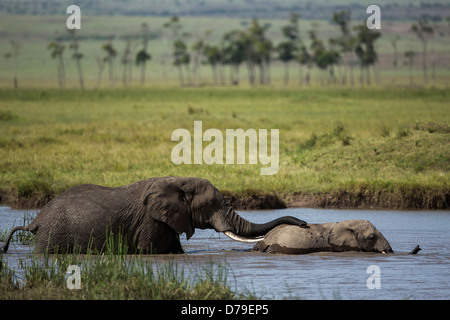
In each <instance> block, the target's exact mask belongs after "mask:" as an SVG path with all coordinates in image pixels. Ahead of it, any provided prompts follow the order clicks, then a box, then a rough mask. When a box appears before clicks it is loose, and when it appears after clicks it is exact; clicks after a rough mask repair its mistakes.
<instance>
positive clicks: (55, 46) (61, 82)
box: [47, 37, 66, 88]
mask: <svg viewBox="0 0 450 320" xmlns="http://www.w3.org/2000/svg"><path fill="white" fill-rule="evenodd" d="M47 49H49V50H51V57H52V59H56V60H58V64H57V67H56V68H57V69H56V71H57V74H56V77H57V79H58V86H59V88H64V86H65V80H66V73H65V67H64V60H63V53H64V49H65V46H64V45H63V44H62V43H61V38H60V37H57V38H56V40H54V41H51V42H50V43H49V44H48V45H47Z"/></svg>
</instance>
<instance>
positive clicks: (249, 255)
mask: <svg viewBox="0 0 450 320" xmlns="http://www.w3.org/2000/svg"><path fill="white" fill-rule="evenodd" d="M23 214H24V211H21V210H11V209H9V208H5V207H0V230H2V231H3V230H5V229H6V228H11V227H12V226H13V225H17V223H18V222H19V220H20V218H21V217H23ZM239 214H240V215H241V216H243V217H244V218H246V219H248V220H250V221H252V222H256V223H264V222H267V221H270V220H273V219H275V218H277V217H279V216H284V215H291V216H295V217H298V218H300V219H302V220H305V221H307V222H309V223H324V222H333V221H343V220H348V219H364V220H370V221H371V222H372V223H373V224H374V225H375V226H376V227H377V229H379V230H380V231H381V233H383V235H384V236H385V237H386V239H387V240H388V241H389V243H390V244H391V246H392V249H393V250H394V252H395V254H387V255H381V254H373V253H355V252H344V253H333V252H322V253H313V254H307V255H272V254H267V253H259V252H250V251H249V250H250V249H251V248H252V245H251V244H245V243H239V242H235V241H233V240H231V239H229V238H228V237H226V236H225V235H223V234H219V233H217V232H215V231H214V230H196V231H195V234H194V236H193V237H192V238H191V239H190V240H189V241H186V239H185V237H184V235H183V236H181V237H180V238H181V242H182V246H183V248H184V250H185V252H186V254H185V255H178V256H173V255H164V256H157V257H155V256H153V257H149V259H153V260H155V261H158V262H161V263H164V262H168V261H176V262H177V263H178V264H179V267H180V269H181V268H185V269H186V270H190V269H195V268H197V270H198V268H201V266H202V265H205V264H207V263H210V262H215V263H220V264H223V265H227V266H228V267H229V269H230V271H229V281H230V285H231V286H232V287H233V288H235V289H237V290H250V291H252V292H254V294H256V295H257V296H262V297H263V298H267V299H283V298H299V299H336V298H339V299H449V298H450V284H449V280H448V279H450V265H449V262H450V252H449V249H448V244H449V243H450V233H449V231H450V212H447V211H443V212H438V211H426V212H420V211H374V210H323V209H285V210H272V211H243V212H239ZM15 221H16V223H15ZM418 244H419V245H420V246H421V248H422V251H420V252H419V253H418V254H417V255H409V254H407V253H408V252H410V251H411V250H412V249H413V248H414V247H415V246H416V245H418ZM30 251H31V249H30V248H29V247H28V246H21V245H18V244H17V243H12V244H11V246H10V251H8V253H7V254H6V256H5V257H6V259H7V260H8V263H9V266H14V265H18V264H19V262H20V260H21V259H22V260H24V259H26V258H27V256H28V255H29V254H30ZM370 265H377V266H378V267H379V268H380V271H381V274H380V281H381V283H380V289H378V290H377V289H374V290H369V289H368V288H367V285H366V281H367V278H368V277H369V276H370V274H369V273H367V268H368V267H369V266H370Z"/></svg>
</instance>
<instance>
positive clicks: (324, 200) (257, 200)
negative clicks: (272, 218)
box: [0, 190, 450, 210]
mask: <svg viewBox="0 0 450 320" xmlns="http://www.w3.org/2000/svg"><path fill="white" fill-rule="evenodd" d="M223 193H224V195H225V198H226V199H227V201H228V203H229V204H230V205H231V206H232V207H233V208H234V209H235V210H270V209H286V208H331V209H395V210H408V209H409V210H420V209H422V210H449V208H450V192H448V191H447V192H445V191H444V192H442V193H439V192H438V191H429V192H427V190H420V192H417V190H411V192H410V193H406V194H401V195H398V194H387V193H383V191H381V190H380V191H378V192H371V191H369V190H360V191H358V192H353V193H350V192H348V191H341V192H337V193H328V194H324V195H312V194H303V193H295V194H291V195H285V196H278V195H275V194H261V193H254V194H245V195H236V194H232V193H231V192H229V191H224V192H223ZM8 199H9V200H8ZM47 200H48V201H50V200H51V198H50V197H48V198H45V200H44V199H42V198H24V199H18V198H15V197H14V196H13V195H7V194H0V204H2V205H7V206H10V207H12V208H14V209H40V208H42V207H43V206H44V205H45V204H46V201H47Z"/></svg>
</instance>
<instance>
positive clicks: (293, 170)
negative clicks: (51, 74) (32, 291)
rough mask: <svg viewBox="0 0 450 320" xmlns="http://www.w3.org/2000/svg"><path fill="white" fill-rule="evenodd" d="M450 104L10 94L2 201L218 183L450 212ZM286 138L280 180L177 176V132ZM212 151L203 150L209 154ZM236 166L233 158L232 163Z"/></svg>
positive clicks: (346, 92)
mask: <svg viewBox="0 0 450 320" xmlns="http://www.w3.org/2000/svg"><path fill="white" fill-rule="evenodd" d="M449 95H450V94H449V93H448V91H446V90H438V89H418V90H406V89H381V88H373V89H360V90H352V89H337V88H328V89H324V88H310V89H307V90H303V91H298V90H291V89H286V90H281V89H278V90H276V89H267V88H254V89H251V90H249V89H244V88H208V87H203V88H178V87H164V88H160V87H149V88H145V89H144V88H128V89H117V90H89V91H86V90H85V91H79V90H67V89H66V90H56V89H53V90H20V91H10V90H1V91H0V114H6V115H7V116H2V120H0V151H1V152H0V194H1V196H2V202H3V203H8V204H11V205H16V206H24V207H40V206H42V205H44V204H45V203H46V202H47V201H48V200H49V199H51V198H52V197H54V196H55V195H57V194H59V193H60V192H62V191H64V190H65V189H67V188H69V187H71V186H74V185H78V184H82V183H94V184H100V185H107V186H119V185H125V184H128V183H132V182H135V181H139V180H142V179H146V178H149V177H153V176H167V175H180V176H196V177H203V178H206V179H209V180H210V181H211V182H212V183H213V184H214V185H216V186H217V187H218V188H219V190H221V191H224V192H225V193H227V194H229V195H230V194H231V195H236V196H238V197H239V196H243V195H249V194H258V195H261V194H262V195H274V194H275V195H277V196H278V197H280V198H281V199H283V200H284V201H285V202H286V203H287V204H295V202H296V201H299V200H302V199H309V200H310V201H309V203H308V204H309V205H319V206H325V205H328V206H362V207H384V208H429V209H436V208H448V204H449V193H450V191H449V190H450V184H449V181H450V179H449V169H450V149H449V148H450V147H449V146H450V143H449V142H450V141H449V140H450V132H449V131H450V129H449V124H448V121H449V114H448V101H449ZM194 120H202V121H203V131H205V130H206V129H208V128H217V129H219V130H221V132H222V133H223V134H224V133H225V130H226V129H232V128H243V129H244V130H246V129H249V128H253V129H271V128H273V129H279V130H280V169H279V171H278V173H277V174H276V175H273V176H261V175H260V167H261V165H248V164H247V165H206V164H203V165H194V164H193V165H184V164H182V165H178V166H177V165H174V164H173V163H172V161H171V150H172V148H173V147H174V146H175V145H176V144H177V142H172V141H171V140H170V137H171V134H172V132H173V131H174V130H175V129H177V128H185V129H187V130H189V131H190V132H191V134H192V133H193V123H194ZM207 144H208V143H207V142H204V143H203V148H204V147H205V146H206V145H207ZM224 155H225V153H224Z"/></svg>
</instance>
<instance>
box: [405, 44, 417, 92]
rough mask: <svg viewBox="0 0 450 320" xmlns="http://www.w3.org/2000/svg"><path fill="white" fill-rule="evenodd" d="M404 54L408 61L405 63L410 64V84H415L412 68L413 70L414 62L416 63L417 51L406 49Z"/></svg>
mask: <svg viewBox="0 0 450 320" xmlns="http://www.w3.org/2000/svg"><path fill="white" fill-rule="evenodd" d="M404 56H405V58H406V59H407V61H405V64H407V65H408V66H409V85H410V86H413V84H414V82H413V74H412V70H413V64H414V57H415V56H416V53H415V52H414V51H412V50H407V51H405V53H404Z"/></svg>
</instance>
